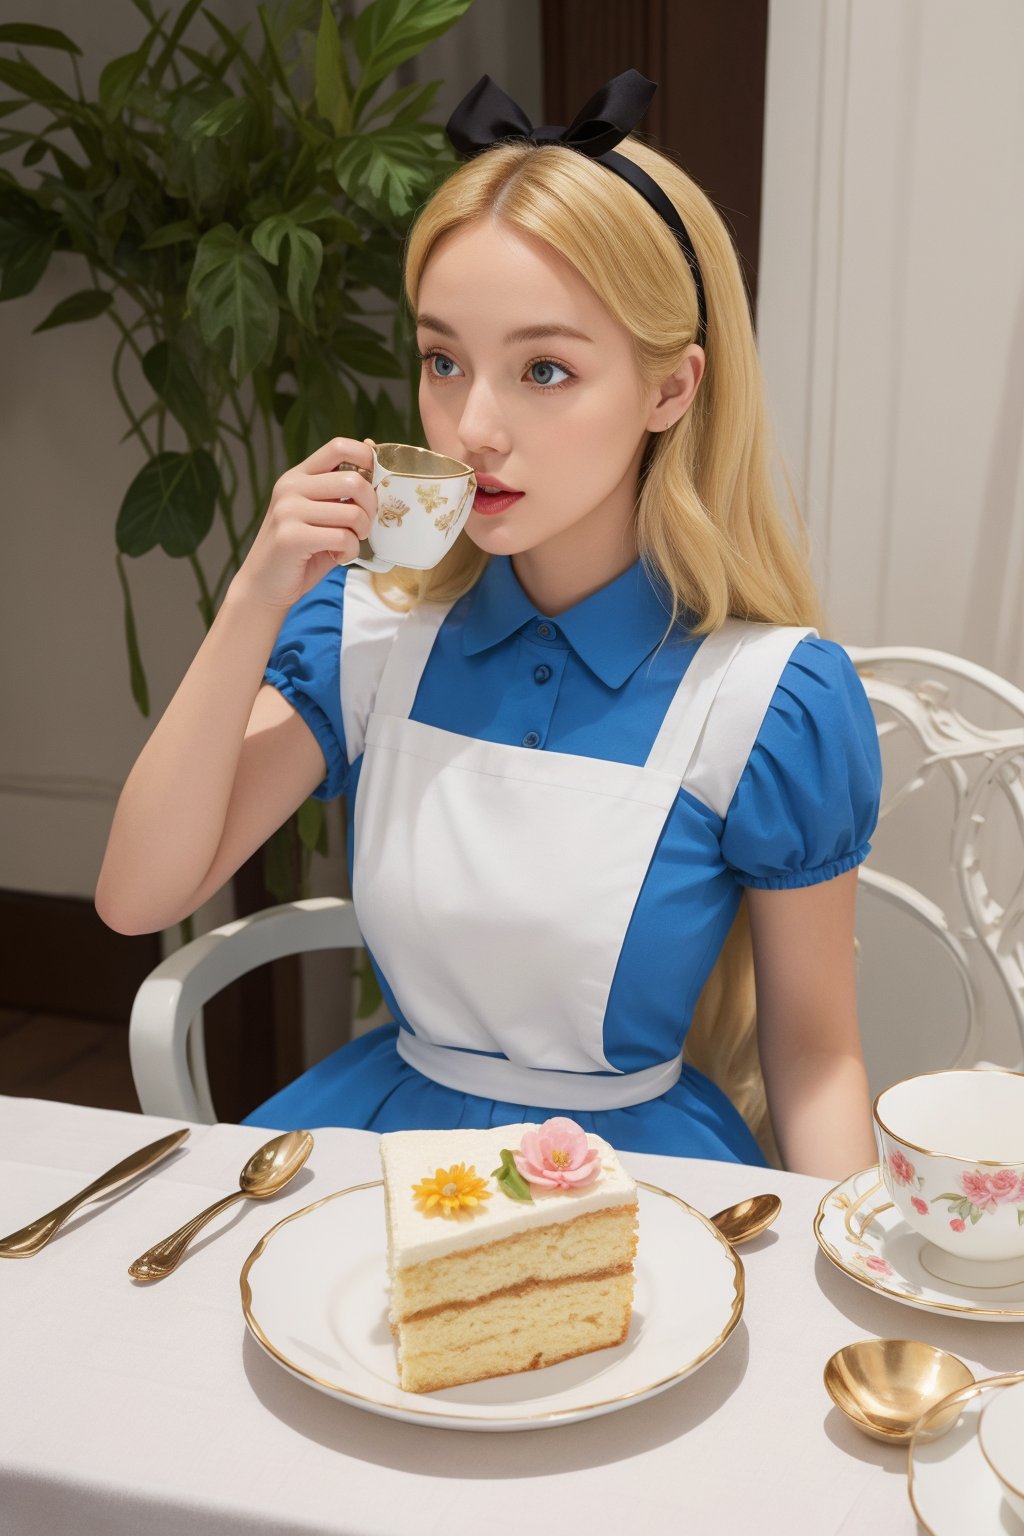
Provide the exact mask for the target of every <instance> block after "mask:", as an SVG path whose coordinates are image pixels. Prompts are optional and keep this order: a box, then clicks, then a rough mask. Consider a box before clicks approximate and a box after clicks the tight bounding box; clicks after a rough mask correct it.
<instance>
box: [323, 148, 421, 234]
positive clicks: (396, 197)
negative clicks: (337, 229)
mask: <svg viewBox="0 0 1024 1536" xmlns="http://www.w3.org/2000/svg"><path fill="white" fill-rule="evenodd" d="M334 174H335V176H336V177H337V178H338V185H339V186H340V187H341V189H342V191H343V192H345V193H347V195H348V196H349V197H350V198H351V199H352V201H353V202H354V203H358V205H359V206H360V207H361V208H365V209H366V210H367V211H368V212H369V213H372V214H373V215H374V216H375V217H376V218H378V219H380V220H382V221H383V222H384V223H386V224H395V223H401V222H402V221H404V220H405V219H407V218H408V216H409V215H410V214H411V213H412V211H413V209H414V208H415V207H416V205H417V204H418V203H419V202H420V201H421V200H422V198H423V196H424V193H425V191H426V188H427V186H428V185H429V184H430V182H431V180H432V179H433V176H434V174H435V172H434V165H433V162H432V160H431V158H430V156H429V154H428V153H427V150H426V147H425V145H424V142H423V135H422V134H421V133H418V132H415V131H413V130H412V129H407V128H383V129H379V130H378V131H377V132H375V133H372V134H351V135H350V136H349V137H348V138H346V139H343V140H342V142H341V143H340V144H339V146H338V150H337V153H336V154H335V156H334Z"/></svg>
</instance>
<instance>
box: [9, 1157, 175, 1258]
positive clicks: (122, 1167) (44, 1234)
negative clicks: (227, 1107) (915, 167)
mask: <svg viewBox="0 0 1024 1536" xmlns="http://www.w3.org/2000/svg"><path fill="white" fill-rule="evenodd" d="M188 1133H189V1128H188V1126H185V1127H184V1129H183V1130H180V1131H172V1132H171V1134H170V1135H169V1136H161V1138H160V1140H159V1141H151V1142H150V1144H149V1146H148V1147H141V1148H140V1149H139V1151H138V1152H133V1153H132V1155H131V1157H126V1158H125V1159H124V1161H123V1162H121V1163H118V1164H116V1166H115V1167H113V1168H108V1169H107V1171H106V1173H101V1174H100V1176H99V1178H98V1179H95V1180H94V1181H93V1183H92V1184H89V1185H87V1186H86V1188H85V1189H83V1190H82V1192H81V1193H80V1194H77V1195H74V1196H72V1198H71V1199H70V1200H66V1201H65V1202H64V1204H63V1205H58V1206H57V1208H56V1210H53V1211H50V1212H49V1213H48V1214H47V1215H46V1216H40V1217H39V1219H38V1220H37V1221H32V1222H30V1223H29V1225H28V1226H27V1227H22V1228H21V1230H20V1231H19V1232H12V1233H11V1235H10V1237H0V1259H27V1258H30V1257H31V1256H32V1254H34V1253H38V1252H39V1250H40V1248H43V1247H45V1246H46V1244H47V1243H48V1242H49V1241H50V1238H51V1237H52V1236H53V1234H54V1233H55V1232H56V1231H57V1229H58V1227H61V1226H63V1224H64V1222H66V1221H67V1219H68V1217H69V1216H72V1215H73V1214H74V1212H75V1211H77V1210H78V1208H79V1206H81V1205H88V1203H89V1201H90V1200H96V1199H98V1198H99V1196H100V1195H106V1194H109V1192H110V1191H111V1190H112V1189H116V1188H117V1187H118V1185H119V1184H127V1182H128V1180H129V1179H134V1178H135V1176H136V1174H139V1173H144V1172H145V1170H146V1169H147V1168H152V1166H153V1164H154V1163H158V1162H159V1161H160V1159H161V1158H162V1157H166V1156H167V1154H168V1152H173V1151H174V1149H175V1147H178V1146H180V1145H181V1143H182V1142H183V1141H184V1140H185V1137H186V1136H187V1135H188Z"/></svg>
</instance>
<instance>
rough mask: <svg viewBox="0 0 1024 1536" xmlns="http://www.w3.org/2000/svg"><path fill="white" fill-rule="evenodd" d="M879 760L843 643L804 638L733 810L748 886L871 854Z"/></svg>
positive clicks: (821, 874) (733, 840)
mask: <svg viewBox="0 0 1024 1536" xmlns="http://www.w3.org/2000/svg"><path fill="white" fill-rule="evenodd" d="M881 785H882V765H881V758H880V754H879V750H878V733H877V729H876V726H875V721H874V716H873V715H872V713H871V706H870V704H869V703H868V699H867V695H866V694H865V692H864V686H863V684H862V683H861V680H860V678H859V677H858V676H857V673H856V670H855V668H854V666H853V663H852V662H851V661H850V658H849V657H848V656H847V654H846V652H845V651H844V650H843V648H842V646H840V645H837V644H835V642H833V641H831V640H820V639H818V638H817V637H807V638H805V639H803V640H801V641H800V642H799V644H798V645H797V646H796V648H795V650H794V651H793V654H792V656H791V657H790V659H789V662H788V663H787V665H786V667H785V669H784V671H783V673H782V676H781V678H780V680H779V684H778V687H777V688H776V690H775V693H774V695H773V696H772V700H771V703H770V704H769V706H768V710H767V712H766V714H765V717H764V720H763V721H762V723H761V728H760V730H759V732H758V735H757V739H756V741H755V743H754V746H753V749H752V751H751V753H750V757H749V758H748V760H747V764H746V767H745V768H744V770H743V773H742V775H741V776H740V780H739V783H738V785H737V786H736V793H735V795H734V796H733V799H732V803H731V804H730V806H729V809H728V812H727V813H726V818H725V826H724V829H723V833H722V844H721V846H722V854H723V857H724V859H725V862H726V863H727V864H728V865H729V866H730V867H731V869H732V870H733V872H734V874H735V875H736V878H737V880H738V881H739V883H740V884H741V885H745V886H754V887H757V888H759V889H762V890H773V891H774V890H789V889H792V888H794V887H796V886H804V885H816V884H818V883H819V882H820V881H822V880H831V879H833V878H834V876H836V875H841V874H843V873H845V871H846V870H848V869H853V867H854V866H855V865H857V864H859V863H860V862H861V861H862V860H863V859H864V858H865V857H866V856H867V854H868V853H869V851H870V848H871V844H870V843H869V841H868V839H869V837H870V836H871V833H872V832H873V831H874V828H875V824H876V822H877V820H878V804H879V798H880V795H881Z"/></svg>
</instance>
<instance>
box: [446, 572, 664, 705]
mask: <svg viewBox="0 0 1024 1536" xmlns="http://www.w3.org/2000/svg"><path fill="white" fill-rule="evenodd" d="M671 612H672V603H671V598H670V597H669V595H668V592H667V591H666V589H665V588H664V587H663V586H661V584H660V583H656V582H655V581H653V580H652V578H651V577H650V576H649V575H648V572H647V570H646V568H645V567H644V564H643V562H642V561H641V560H635V561H634V562H633V564H632V565H631V566H629V567H628V569H627V570H625V571H623V572H622V574H621V576H616V578H615V580H614V581H610V582H609V583H608V585H607V586H605V587H601V588H600V589H599V590H598V591H597V592H592V593H591V594H590V596H589V597H585V598H584V599H583V600H582V602H579V603H576V604H574V605H573V607H572V608H567V609H566V610H565V612H564V613H560V614H558V615H557V616H555V617H554V618H551V617H550V615H544V614H541V613H539V612H538V610H537V608H536V607H535V606H534V604H533V603H532V602H531V601H530V599H529V598H528V597H527V595H526V593H525V592H524V591H523V589H522V587H521V586H520V585H519V580H518V577H517V576H516V573H515V571H514V570H513V568H512V560H511V557H510V556H508V555H492V556H491V557H490V559H489V560H488V562H487V565H486V566H485V568H484V572H483V575H482V576H481V577H480V579H479V581H478V582H477V583H476V586H475V587H474V588H473V591H472V594H471V600H470V608H469V612H468V613H467V615H466V620H465V625H464V627H463V632H462V649H463V651H464V653H465V654H466V655H467V656H475V655H477V654H478V653H479V652H480V651H485V650H487V649H488V648H489V647H491V646H494V645H498V644H500V642H501V641H502V640H507V639H508V638H509V636H510V635H514V634H515V633H517V631H519V630H521V629H523V628H524V627H525V626H526V625H528V624H535V623H536V622H537V621H538V619H541V618H545V617H548V618H550V622H551V623H552V624H555V625H557V627H558V628H559V629H560V630H561V631H562V633H563V634H564V635H565V638H566V639H567V640H568V642H569V644H570V645H571V646H572V648H573V650H574V651H575V652H576V654H577V655H578V656H579V658H580V660H581V661H583V662H585V664H586V665H587V666H588V667H589V668H590V670H591V671H592V672H593V673H595V674H596V676H597V677H599V678H600V679H601V681H602V682H603V683H605V684H606V685H607V686H608V687H609V688H620V687H621V686H622V684H623V683H624V682H625V681H626V679H627V678H628V677H630V676H632V674H633V673H634V672H635V671H636V669H637V667H638V666H639V665H640V663H641V662H642V661H643V660H644V659H645V658H646V657H647V656H649V655H650V653H651V652H652V651H653V650H654V648H655V646H656V645H657V644H658V642H659V641H660V640H661V638H662V636H663V635H664V633H665V630H666V628H667V626H668V620H669V615H670V614H671Z"/></svg>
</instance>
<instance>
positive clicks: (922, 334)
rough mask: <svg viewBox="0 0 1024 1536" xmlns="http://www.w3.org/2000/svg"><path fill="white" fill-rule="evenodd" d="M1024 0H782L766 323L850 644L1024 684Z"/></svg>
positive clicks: (769, 123)
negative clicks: (936, 653) (918, 649)
mask: <svg viewBox="0 0 1024 1536" xmlns="http://www.w3.org/2000/svg"><path fill="white" fill-rule="evenodd" d="M1022 71H1024V6H1022V5H1021V4H1020V3H1019V0H974V3H973V4H971V5H962V4H958V3H957V0H899V3H898V4H893V3H892V0H828V3H827V4H826V3H824V0H771V6H770V12H769V56H768V89H767V106H766V124H765V162H764V201H763V211H762V230H761V263H760V278H759V283H760V287H759V324H758V329H759V342H760V347H761V355H762V359H763V362H764V367H765V372H766V376H767V380H768V389H769V396H770V399H771V404H772V408H773V411H774V414H775V417H776V422H777V425H778V429H779V433H780V438H781V443H782V447H783V450H784V452H785V454H786V457H787V461H788V462H789V464H790V466H791V469H792V471H793V472H794V473H795V475H796V480H797V484H798V487H799V489H800V491H801V494H802V499H803V504H804V506H805V509H806V515H807V517H808V519H809V522H810V526H811V529H812V534H813V537H814V541H815V549H816V559H817V568H818V571H819V574H820V577H821V579H822V582H823V585H824V589H825V592H826V595H827V598H828V605H829V610H830V617H831V621H832V624H833V627H834V628H835V630H836V631H837V632H838V634H839V637H840V638H841V639H843V640H844V641H846V642H848V643H857V644H861V645H873V644H880V643H882V642H885V643H893V644H896V643H900V644H913V645H925V646H933V647H936V648H938V649H944V650H951V651H954V652H957V653H959V654H961V655H964V656H967V657H969V658H971V659H972V660H974V661H977V662H980V663H982V664H983V665H984V666H988V667H991V668H993V669H994V670H996V671H998V672H1001V673H1003V674H1004V675H1005V676H1007V677H1009V678H1011V679H1013V680H1014V681H1016V682H1017V683H1019V684H1020V683H1024V633H1022V629H1021V622H1020V615H1021V599H1022V596H1024V477H1022V475H1021V425H1022V415H1024V198H1022V196H1021V185H1022V184H1021V167H1022V164H1024V93H1022V91H1021V88H1020V81H1021V76H1022Z"/></svg>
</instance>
